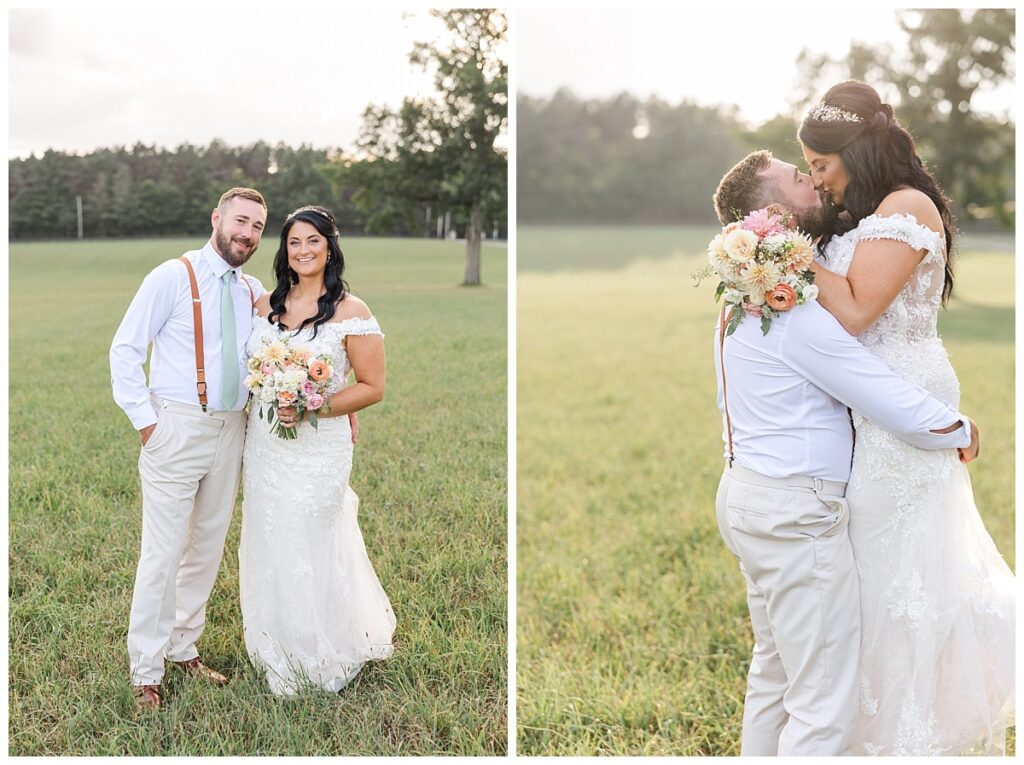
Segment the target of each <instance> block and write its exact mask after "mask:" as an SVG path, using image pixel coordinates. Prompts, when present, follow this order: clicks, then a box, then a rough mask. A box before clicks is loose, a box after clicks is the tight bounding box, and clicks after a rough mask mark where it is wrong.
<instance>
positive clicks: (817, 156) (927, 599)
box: [799, 81, 1015, 755]
mask: <svg viewBox="0 0 1024 765" xmlns="http://www.w3.org/2000/svg"><path fill="white" fill-rule="evenodd" d="M799 138H800V142H801V144H802V148H803V152H804V158H805V159H806V161H807V164H808V166H809V168H810V173H811V177H812V179H813V181H814V184H815V186H816V187H817V188H818V189H819V190H820V191H821V192H823V193H824V194H825V195H826V196H827V197H828V198H829V199H830V201H831V203H832V204H833V205H835V206H836V207H837V208H838V209H840V210H843V211H845V213H844V214H842V215H841V216H840V218H839V224H838V227H837V230H836V232H835V233H834V234H833V235H830V236H827V237H825V238H824V239H823V240H822V243H821V246H822V248H823V249H822V251H823V253H824V257H823V259H822V263H821V265H816V266H815V267H814V270H815V273H816V277H815V284H816V285H818V288H819V295H818V300H819V302H821V304H822V305H823V306H824V307H825V308H827V309H828V310H829V311H830V312H831V313H832V314H833V315H834V316H835V317H836V318H837V319H838V320H839V321H840V322H841V323H842V324H843V326H844V327H846V329H847V330H848V331H849V332H850V333H852V334H855V335H859V339H860V341H861V342H862V343H863V344H864V345H865V346H866V347H867V348H868V349H870V350H871V351H873V352H874V353H875V354H877V355H878V356H880V357H881V358H882V359H883V360H885V361H886V362H887V363H888V365H889V366H890V367H891V368H892V369H893V370H894V371H895V372H897V373H898V374H900V375H901V376H902V377H904V378H905V379H907V380H910V381H911V382H915V383H917V384H919V385H921V386H922V387H924V388H926V389H928V390H929V391H930V392H931V393H932V394H933V395H935V396H936V397H937V398H939V399H940V400H943V401H945V402H946V403H948V404H949V405H950V406H952V407H954V408H959V398H960V387H959V383H958V381H957V378H956V374H955V373H954V371H953V367H952V366H951V364H950V362H949V358H948V357H947V355H946V351H945V349H944V347H943V345H942V341H941V340H940V339H939V336H938V334H937V328H936V323H937V320H938V310H939V306H940V304H944V303H945V302H946V300H947V299H948V298H949V295H950V292H951V290H952V287H953V272H952V269H951V267H950V263H949V253H950V252H951V251H952V248H953V237H954V229H953V220H952V215H951V213H950V211H949V205H948V201H947V200H946V198H945V197H944V195H943V193H942V191H941V190H940V189H939V187H938V184H937V183H936V182H935V180H934V178H933V177H932V176H931V174H930V173H929V172H928V171H927V169H925V167H924V166H923V164H922V163H921V161H920V160H919V159H918V156H917V153H916V150H915V148H914V143H913V140H912V139H911V137H910V135H909V134H908V133H907V132H906V131H905V130H904V129H903V128H902V127H901V126H900V124H899V123H898V122H897V121H896V119H895V117H894V116H893V111H892V107H891V106H889V105H888V104H885V103H882V102H881V100H880V98H879V96H878V94H877V93H876V92H875V90H874V89H873V88H871V87H870V86H868V85H865V84H864V83H861V82H855V81H849V82H843V83H840V84H838V85H836V86H834V87H833V88H831V89H830V90H829V91H828V92H827V93H826V94H825V97H824V98H823V99H822V102H821V103H820V104H818V105H816V106H814V107H812V108H811V109H810V111H809V112H808V114H807V116H806V117H805V119H804V121H803V123H802V125H801V127H800V131H799ZM853 419H854V424H855V426H856V430H857V439H856V446H855V450H854V457H853V469H852V473H851V477H850V482H849V487H848V490H847V500H848V502H849V505H850V525H849V531H850V537H851V540H852V543H853V551H854V557H855V559H856V561H857V566H858V569H859V572H860V585H861V619H862V636H861V677H860V710H859V715H858V721H857V729H856V732H855V735H854V748H853V753H854V754H874V755H936V754H946V755H949V754H967V753H995V752H1002V751H1003V748H1004V742H1005V728H1006V726H1008V725H1012V724H1013V682H1014V602H1013V601H1014V588H1015V583H1014V577H1013V574H1012V573H1011V571H1010V569H1009V567H1008V566H1007V565H1006V563H1005V561H1004V560H1003V559H1002V557H1001V556H1000V555H999V553H998V551H997V550H996V547H995V544H994V543H993V542H992V539H991V538H990V537H989V535H988V533H987V531H986V530H985V527H984V524H983V522H982V520H981V517H980V516H979V514H978V510H977V508H976V507H975V504H974V496H973V492H972V489H971V483H970V477H969V475H968V473H967V470H966V468H965V467H964V465H962V464H960V462H959V461H958V459H957V454H956V452H955V451H923V450H920V449H915V448H914V447H911V446H908V445H907V444H905V443H903V442H901V441H899V440H897V439H896V438H895V437H893V436H892V435H889V434H888V433H886V432H885V431H883V430H882V429H880V428H879V427H877V426H875V425H873V424H872V423H870V422H868V421H866V420H865V419H864V418H863V417H861V416H860V415H859V414H858V413H856V412H854V413H853ZM1007 480H1011V479H1010V477H1007Z"/></svg>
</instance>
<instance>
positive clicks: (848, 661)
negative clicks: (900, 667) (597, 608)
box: [714, 151, 978, 755]
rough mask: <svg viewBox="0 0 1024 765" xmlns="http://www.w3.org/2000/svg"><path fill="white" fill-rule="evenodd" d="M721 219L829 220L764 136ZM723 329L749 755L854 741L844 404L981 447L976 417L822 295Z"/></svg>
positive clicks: (914, 434) (719, 501) (917, 439)
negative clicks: (747, 644) (747, 637)
mask: <svg viewBox="0 0 1024 765" xmlns="http://www.w3.org/2000/svg"><path fill="white" fill-rule="evenodd" d="M714 199H715V207H716V210H717V211H718V215H719V218H720V220H721V221H722V223H723V224H724V223H728V222H729V221H731V220H734V219H735V215H736V214H737V213H738V214H739V215H742V216H745V215H747V214H749V213H750V212H751V211H753V210H755V209H759V208H762V207H765V206H767V205H769V204H777V205H780V206H782V207H784V208H786V209H788V210H789V211H790V212H792V213H793V215H794V216H795V218H796V221H797V223H798V225H799V226H800V228H802V229H803V230H804V231H806V232H808V233H810V234H811V235H812V236H817V235H820V234H822V233H824V231H825V230H826V229H825V227H826V226H827V225H828V224H829V215H828V212H827V210H826V209H825V206H824V205H823V203H822V199H821V197H820V196H819V195H818V194H817V193H816V192H815V191H814V188H813V186H812V185H811V183H810V178H808V177H807V176H806V175H803V174H801V173H800V172H799V171H798V170H797V169H796V167H794V166H793V165H789V164H787V163H784V162H780V161H779V160H777V159H773V158H772V156H771V154H770V153H768V152H764V151H761V152H754V153H753V154H751V155H749V156H748V157H746V158H745V159H743V160H742V161H740V162H739V163H738V164H737V165H736V166H735V167H733V168H732V169H731V170H730V171H729V172H728V173H727V174H726V175H725V177H724V178H723V179H722V181H721V183H720V184H719V186H718V190H717V191H716V192H715V198H714ZM722 326H723V324H722V322H721V321H720V322H719V324H718V332H717V333H716V339H715V362H716V370H717V376H718V405H719V408H720V409H721V410H722V412H723V425H724V433H723V439H724V440H725V442H726V450H725V456H726V467H725V472H724V474H723V476H722V480H721V483H720V484H719V488H718V495H717V498H716V510H717V516H718V525H719V530H720V532H721V534H722V537H723V539H724V540H725V543H726V545H727V546H728V548H729V550H730V551H731V552H732V553H733V554H734V555H735V556H736V557H737V558H738V559H739V561H740V571H741V572H742V574H743V577H744V579H745V581H746V586H747V603H748V605H749V608H750V621H751V625H752V627H753V631H754V640H755V645H754V652H753V657H752V659H751V663H750V670H749V673H748V677H747V694H746V699H745V703H744V711H743V740H742V746H741V754H743V755H843V754H849V749H850V737H851V734H852V732H853V727H854V722H855V719H856V714H857V703H858V691H859V688H858V682H857V676H858V675H857V673H858V662H859V646H860V596H859V589H858V578H857V567H856V563H855V561H854V558H853V550H852V547H851V544H850V540H849V537H848V534H847V523H848V520H849V515H848V508H847V504H846V499H845V494H846V482H847V480H848V479H849V475H850V465H851V459H852V454H853V429H852V427H851V422H850V416H849V412H848V410H847V407H850V408H852V409H855V410H856V411H858V412H860V413H861V414H863V415H864V416H865V417H866V418H867V419H869V420H871V421H872V422H873V423H874V424H876V425H878V426H880V427H882V428H885V429H886V430H888V431H890V432H891V433H893V434H894V435H896V436H897V437H898V438H900V439H901V440H903V441H905V442H907V443H909V444H911V445H912V446H916V447H918V448H921V449H952V448H960V449H961V455H962V459H963V460H964V461H965V462H969V461H970V460H972V459H974V458H975V457H976V456H977V453H978V433H977V428H976V426H975V425H974V423H973V421H971V420H969V419H968V418H965V417H964V416H963V415H961V414H960V413H959V412H956V411H955V410H953V409H951V408H950V407H948V406H947V405H945V404H943V403H942V402H940V401H938V400H937V399H935V398H933V397H932V396H931V395H930V394H929V393H928V392H927V391H925V390H924V389H922V388H919V387H918V386H916V385H912V384H910V383H908V382H906V381H904V380H902V379H901V378H899V377H898V376H897V375H895V374H894V373H893V372H892V371H891V370H890V369H889V368H888V367H887V366H886V365H885V364H884V363H883V362H882V361H881V360H880V359H879V358H878V357H876V356H874V355H873V354H872V353H871V352H870V351H868V350H867V349H866V348H864V346H862V345H861V344H860V343H859V342H858V341H857V340H856V339H855V338H853V337H852V336H851V335H849V334H848V333H847V332H846V331H845V330H844V329H843V328H842V326H841V325H840V324H839V322H838V321H837V320H836V319H835V318H834V317H833V316H832V315H831V314H830V313H828V312H827V311H826V310H825V309H824V308H822V307H821V306H820V305H819V304H818V303H817V302H814V301H812V302H808V303H806V304H804V305H801V306H796V307H794V308H793V309H792V310H790V311H787V312H785V313H782V314H780V315H779V316H778V317H776V318H774V319H773V320H772V324H771V330H770V331H769V332H768V334H767V335H764V336H762V333H761V329H760V323H759V322H757V321H754V320H752V319H751V320H744V321H742V322H741V323H740V325H739V327H738V328H737V329H736V331H735V332H734V333H733V334H732V335H731V336H729V337H727V338H724V342H722V340H723V338H722V337H721V332H722Z"/></svg>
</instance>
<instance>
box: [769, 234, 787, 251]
mask: <svg viewBox="0 0 1024 765" xmlns="http://www.w3.org/2000/svg"><path fill="white" fill-rule="evenodd" d="M788 241H789V237H788V236H786V235H785V234H772V235H771V236H769V237H766V238H765V240H764V246H765V247H767V248H768V249H770V250H778V249H779V248H781V247H782V245H784V244H785V243H786V242H788Z"/></svg>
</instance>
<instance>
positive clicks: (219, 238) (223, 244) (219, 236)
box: [213, 226, 256, 268]
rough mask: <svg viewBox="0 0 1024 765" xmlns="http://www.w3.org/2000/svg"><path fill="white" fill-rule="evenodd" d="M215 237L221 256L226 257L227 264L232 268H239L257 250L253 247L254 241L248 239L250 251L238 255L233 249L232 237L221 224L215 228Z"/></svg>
mask: <svg viewBox="0 0 1024 765" xmlns="http://www.w3.org/2000/svg"><path fill="white" fill-rule="evenodd" d="M213 239H214V244H215V245H217V252H219V253H220V256H221V257H222V258H224V260H225V261H226V262H227V264H228V265H229V266H231V267H232V268H238V267H239V266H241V265H244V264H245V263H246V261H248V260H249V258H251V257H252V256H253V253H255V252H256V248H255V247H252V241H251V240H246V241H247V242H248V244H247V245H246V246H247V247H249V248H250V249H249V250H248V252H246V253H245V254H244V255H236V254H235V253H233V252H232V251H231V245H232V241H231V237H229V236H227V235H226V234H225V233H224V231H223V230H222V229H221V228H220V227H219V226H218V227H217V228H216V229H214V232H213ZM239 244H242V242H239Z"/></svg>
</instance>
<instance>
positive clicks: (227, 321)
mask: <svg viewBox="0 0 1024 765" xmlns="http://www.w3.org/2000/svg"><path fill="white" fill-rule="evenodd" d="M234 273H235V272H234V271H225V272H224V275H223V276H222V277H221V278H220V281H221V288H220V341H221V347H222V349H223V352H222V353H221V355H220V359H221V362H220V363H221V375H220V384H221V389H220V391H221V392H220V403H221V408H222V409H224V410H225V411H228V410H230V409H233V408H234V406H235V401H237V400H238V341H237V339H236V338H235V303H234V301H233V300H232V299H231V276H232V274H234Z"/></svg>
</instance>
